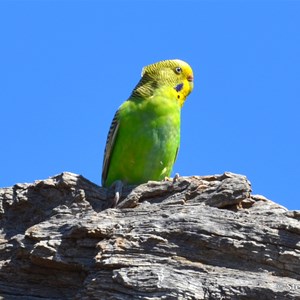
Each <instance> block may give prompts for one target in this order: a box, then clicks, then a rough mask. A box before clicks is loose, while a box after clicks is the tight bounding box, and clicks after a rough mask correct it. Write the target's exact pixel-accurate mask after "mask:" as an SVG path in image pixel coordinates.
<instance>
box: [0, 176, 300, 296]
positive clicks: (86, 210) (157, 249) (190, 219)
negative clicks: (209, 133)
mask: <svg viewBox="0 0 300 300" xmlns="http://www.w3.org/2000/svg"><path fill="white" fill-rule="evenodd" d="M122 196H123V197H122V201H121V202H120V203H119V205H118V207H117V208H109V203H111V199H112V198H113V191H112V190H110V189H105V188H101V187H99V186H97V185H95V184H94V183H92V182H90V181H88V180H87V179H85V178H83V177H82V176H79V175H76V174H72V173H63V174H60V175H58V176H54V177H52V178H50V179H47V180H40V181H36V182H34V183H32V184H16V185H15V186H13V187H10V188H3V189H0V216H1V217H0V225H1V227H0V228H1V231H0V268H1V270H0V298H1V299H152V300H153V299H300V281H299V279H300V223H299V219H300V211H288V210H287V209H286V208H284V207H282V206H280V205H278V204H276V203H274V202H272V201H270V200H267V199H266V198H264V197H263V196H255V195H251V186H250V183H249V182H248V180H247V178H246V177H244V176H241V175H236V174H232V173H225V174H223V175H215V176H201V177H200V176H193V177H180V178H179V180H178V181H177V182H175V183H173V182H171V181H170V182H169V181H164V182H148V183H146V184H142V185H140V186H137V187H127V188H126V190H125V191H124V192H123V195H122Z"/></svg>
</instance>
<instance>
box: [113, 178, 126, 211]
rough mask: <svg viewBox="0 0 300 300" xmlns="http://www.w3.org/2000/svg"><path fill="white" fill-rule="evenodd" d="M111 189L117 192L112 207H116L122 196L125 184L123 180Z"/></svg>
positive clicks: (114, 184) (115, 183)
mask: <svg viewBox="0 0 300 300" xmlns="http://www.w3.org/2000/svg"><path fill="white" fill-rule="evenodd" d="M111 187H113V188H114V190H115V196H114V198H113V201H112V205H111V207H116V206H117V204H118V202H119V200H120V198H121V196H122V189H123V183H122V181H121V180H117V181H115V182H114V183H113V184H112V185H111Z"/></svg>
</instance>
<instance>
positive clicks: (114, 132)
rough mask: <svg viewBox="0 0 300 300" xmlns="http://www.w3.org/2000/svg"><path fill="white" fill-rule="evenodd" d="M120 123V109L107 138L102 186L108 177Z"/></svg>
mask: <svg viewBox="0 0 300 300" xmlns="http://www.w3.org/2000/svg"><path fill="white" fill-rule="evenodd" d="M119 125H120V123H119V110H118V111H117V112H116V113H115V116H114V118H113V120H112V122H111V125H110V128H109V132H108V136H107V140H106V145H105V151H104V158H103V166H102V186H103V185H104V184H105V181H106V178H107V173H108V169H109V164H110V158H111V154H112V150H113V147H114V143H115V140H116V136H117V133H118V129H119Z"/></svg>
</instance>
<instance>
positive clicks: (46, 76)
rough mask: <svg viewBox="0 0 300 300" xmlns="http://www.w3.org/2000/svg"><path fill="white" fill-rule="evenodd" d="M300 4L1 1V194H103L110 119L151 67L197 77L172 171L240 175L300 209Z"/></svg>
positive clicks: (262, 191) (273, 197)
mask: <svg viewBox="0 0 300 300" xmlns="http://www.w3.org/2000/svg"><path fill="white" fill-rule="evenodd" d="M299 16H300V1H288V0H286V1H270V0H269V1H267V0H266V1H264V0H261V1H242V0H240V1H226V0H223V1H196V0H195V1H188V0H184V1H183V0H182V1H71V0H69V1H58V0H57V1H54V0H53V1H45V0H43V1H42V0H40V1H37V0H36V1H26V0H22V1H13V0H10V1H5V0H2V1H0V38H1V42H0V82H1V83H0V99H1V118H0V128H1V155H0V186H1V187H5V186H11V185H13V184H15V183H22V182H33V181H34V180H37V179H45V178H48V177H50V176H53V175H55V174H58V173H61V172H63V171H70V172H74V173H79V174H82V175H83V176H85V177H86V178H88V179H89V180H91V181H93V182H95V183H97V184H100V177H101V168H102V158H103V149H104V145H105V141H106V136H107V131H108V129H109V126H110V123H111V120H112V117H113V114H114V112H115V111H116V109H117V108H118V106H119V105H120V104H121V103H122V102H123V101H124V100H126V99H127V97H128V96H129V95H130V93H131V91H132V89H133V88H134V86H135V84H136V83H137V82H138V80H139V78H140V74H141V69H142V67H143V66H145V65H148V64H150V63H153V62H156V61H159V60H163V59H173V58H179V59H183V60H185V61H187V62H188V63H189V64H190V65H191V66H192V67H193V69H194V75H195V84H194V91H193V93H192V94H191V95H190V97H189V98H188V100H187V102H186V103H185V105H184V107H183V111H182V131H181V134H182V139H181V148H180V152H179V156H178V160H177V162H176V165H175V167H174V171H176V172H179V173H180V174H181V175H208V174H220V173H223V172H225V171H230V172H234V173H240V174H244V175H246V176H247V177H248V179H249V180H250V181H251V183H252V187H253V193H257V194H262V195H264V196H266V197H267V198H269V199H271V200H273V201H276V202H278V203H280V204H282V205H284V206H286V207H288V208H290V209H299V208H300V204H299V203H300V201H299V200H300V199H299V191H298V189H299V178H298V177H299V170H300V159H299V156H300V116H299V113H300V104H299V103H300V17H299Z"/></svg>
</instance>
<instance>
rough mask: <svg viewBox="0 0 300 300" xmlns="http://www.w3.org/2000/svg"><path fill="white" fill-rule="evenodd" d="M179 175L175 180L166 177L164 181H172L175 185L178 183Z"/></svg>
mask: <svg viewBox="0 0 300 300" xmlns="http://www.w3.org/2000/svg"><path fill="white" fill-rule="evenodd" d="M179 177H180V176H179V173H176V174H175V176H174V177H173V178H171V177H165V179H164V181H172V182H173V183H175V182H177V181H178V179H179Z"/></svg>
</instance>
